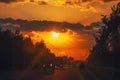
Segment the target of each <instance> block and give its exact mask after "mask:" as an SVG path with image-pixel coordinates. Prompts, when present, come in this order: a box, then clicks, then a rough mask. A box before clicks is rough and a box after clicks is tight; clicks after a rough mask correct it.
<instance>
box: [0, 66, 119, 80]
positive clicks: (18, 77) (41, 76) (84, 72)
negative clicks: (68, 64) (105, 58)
mask: <svg viewBox="0 0 120 80" xmlns="http://www.w3.org/2000/svg"><path fill="white" fill-rule="evenodd" d="M5 74H6V73H3V74H1V75H0V76H1V77H0V80H104V79H102V78H101V77H98V76H96V74H94V73H93V72H91V71H89V70H88V69H78V68H64V69H60V70H55V71H42V72H41V71H39V70H32V71H23V72H16V73H15V72H9V73H7V74H6V75H5ZM100 78H101V79H100ZM106 80H108V79H106ZM116 80H117V79H116Z"/></svg>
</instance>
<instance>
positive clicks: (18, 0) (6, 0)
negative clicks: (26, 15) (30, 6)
mask: <svg viewBox="0 0 120 80" xmlns="http://www.w3.org/2000/svg"><path fill="white" fill-rule="evenodd" d="M24 1H25V0H0V2H2V3H13V2H24Z"/></svg>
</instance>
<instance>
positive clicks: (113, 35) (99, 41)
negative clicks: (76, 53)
mask: <svg viewBox="0 0 120 80" xmlns="http://www.w3.org/2000/svg"><path fill="white" fill-rule="evenodd" d="M111 10H112V12H111V14H110V15H109V16H106V15H104V16H103V18H102V22H103V23H104V24H105V26H102V28H101V29H100V31H99V32H97V33H96V34H95V35H94V37H95V41H96V45H95V46H94V47H93V49H92V51H91V54H90V56H89V57H88V61H89V62H91V63H93V64H101V65H105V64H110V65H115V66H120V62H119V61H120V29H119V28H120V3H118V4H117V5H116V6H113V7H112V8H111ZM114 63H115V64H114Z"/></svg>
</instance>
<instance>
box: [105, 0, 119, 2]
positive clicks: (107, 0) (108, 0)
mask: <svg viewBox="0 0 120 80" xmlns="http://www.w3.org/2000/svg"><path fill="white" fill-rule="evenodd" d="M103 1H104V2H111V1H118V0H103Z"/></svg>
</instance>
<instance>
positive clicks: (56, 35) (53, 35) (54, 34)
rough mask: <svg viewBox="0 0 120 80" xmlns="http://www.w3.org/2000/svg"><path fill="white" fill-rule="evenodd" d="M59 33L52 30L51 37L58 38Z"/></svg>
mask: <svg viewBox="0 0 120 80" xmlns="http://www.w3.org/2000/svg"><path fill="white" fill-rule="evenodd" d="M59 35H60V33H57V32H52V37H53V38H58V37H59Z"/></svg>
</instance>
